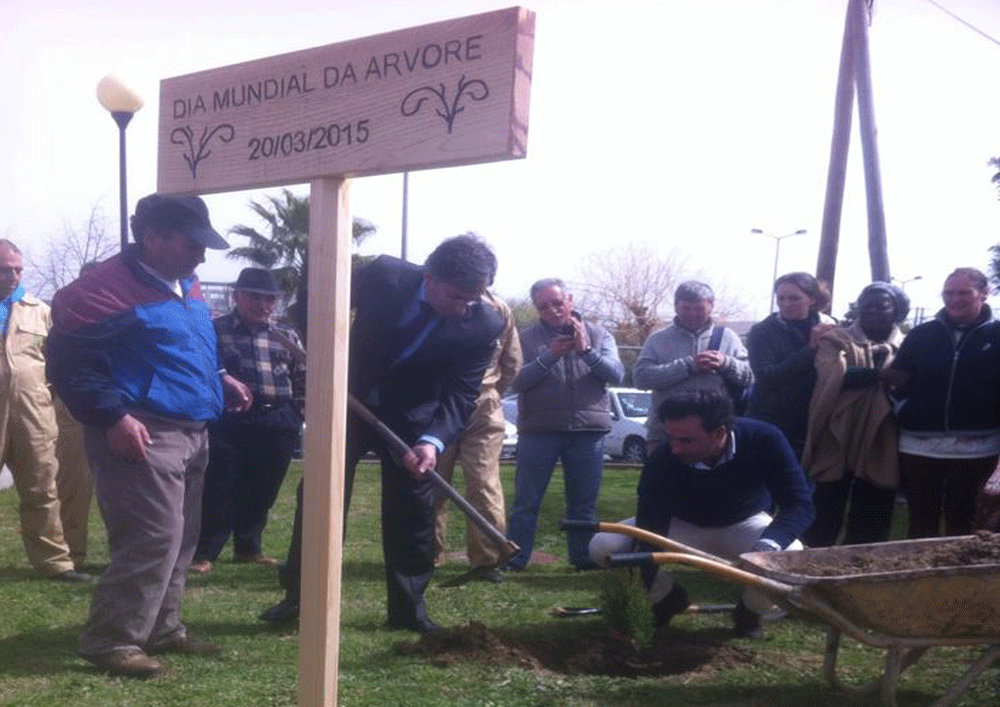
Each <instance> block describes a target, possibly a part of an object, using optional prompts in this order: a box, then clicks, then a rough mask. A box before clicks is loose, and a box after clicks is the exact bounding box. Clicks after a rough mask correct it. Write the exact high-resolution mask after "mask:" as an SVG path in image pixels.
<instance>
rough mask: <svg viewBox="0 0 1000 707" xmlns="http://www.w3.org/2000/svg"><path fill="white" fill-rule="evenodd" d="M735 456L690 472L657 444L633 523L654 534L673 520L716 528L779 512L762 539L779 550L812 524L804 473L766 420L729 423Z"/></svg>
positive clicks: (642, 478)
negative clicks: (759, 514) (773, 542)
mask: <svg viewBox="0 0 1000 707" xmlns="http://www.w3.org/2000/svg"><path fill="white" fill-rule="evenodd" d="M732 431H733V435H734V436H735V438H736V454H735V456H734V457H733V458H732V459H730V460H729V461H727V462H724V463H722V464H720V465H719V466H717V467H715V468H714V469H709V470H699V469H693V468H691V467H689V466H688V465H686V464H685V463H683V462H682V461H681V460H680V459H678V458H677V457H675V456H674V455H673V454H672V453H671V452H670V445H669V444H661V445H660V446H659V447H657V448H656V450H655V451H654V452H653V454H652V456H650V458H649V460H648V461H647V462H646V465H645V466H644V467H643V469H642V475H641V476H640V477H639V490H638V504H637V508H636V518H635V520H636V525H637V526H638V527H640V528H643V529H644V530H650V531H652V532H654V533H657V534H658V535H663V536H666V535H667V534H668V532H669V531H670V519H671V518H673V517H674V516H676V517H677V518H680V519H681V520H683V521H684V522H686V523H690V524H691V525H697V526H701V527H708V528H720V527H725V526H729V525H734V524H735V523H739V522H740V521H742V520H746V519H747V518H749V517H750V516H752V515H755V514H756V513H759V512H760V511H767V512H770V511H771V505H772V500H773V501H774V502H776V503H777V504H778V513H777V515H775V517H774V520H773V521H771V524H770V525H769V526H767V528H766V529H765V530H764V533H763V535H761V537H762V538H767V539H769V540H774V541H775V542H776V543H778V544H779V545H780V546H781V547H782V548H785V547H788V545H789V543H791V542H792V541H793V540H795V539H796V538H798V537H799V536H801V535H802V533H804V532H805V530H806V529H807V528H808V527H809V526H810V525H811V524H812V521H813V517H814V516H815V509H814V508H813V503H812V492H811V490H810V488H809V483H808V482H807V481H806V477H805V473H804V472H803V471H802V467H801V466H799V462H798V460H797V459H796V458H795V455H794V454H792V450H791V448H790V447H789V446H788V442H787V440H785V438H784V436H783V435H782V434H781V432H780V431H779V430H778V429H777V428H776V427H774V426H773V425H769V424H767V423H766V422H758V421H757V420H748V419H746V418H739V419H737V420H736V422H735V423H733V427H732Z"/></svg>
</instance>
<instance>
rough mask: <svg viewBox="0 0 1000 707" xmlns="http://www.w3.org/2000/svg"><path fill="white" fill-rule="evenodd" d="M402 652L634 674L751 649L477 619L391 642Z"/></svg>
mask: <svg viewBox="0 0 1000 707" xmlns="http://www.w3.org/2000/svg"><path fill="white" fill-rule="evenodd" d="M395 650H396V651H397V652H398V653H401V654H404V655H411V656H418V657H423V658H426V659H427V660H428V661H429V662H431V663H432V664H434V665H439V666H442V667H447V666H449V665H452V664H454V663H457V662H463V661H477V662H484V663H489V664H493V665H517V666H520V667H522V668H525V669H527V670H535V671H539V672H543V671H544V672H553V673H560V674H564V675H608V676H614V677H638V676H657V675H676V674H679V673H690V672H696V671H697V672H713V671H716V670H725V669H729V668H733V667H736V666H739V665H747V664H749V663H752V662H753V661H754V659H755V658H756V652H755V651H753V650H751V649H749V648H745V647H742V646H736V645H729V644H726V643H724V642H721V641H717V640H714V639H711V638H708V637H705V636H698V635H679V634H669V635H664V636H657V638H656V639H654V641H653V645H652V646H650V647H649V648H643V649H636V648H635V647H634V646H633V645H632V643H631V642H630V641H629V640H628V639H627V638H626V637H624V636H622V635H620V634H618V633H616V632H614V631H613V630H612V629H610V628H609V627H607V626H601V625H597V626H594V628H593V630H592V631H589V632H588V633H586V634H580V635H574V636H567V637H564V638H545V639H542V638H525V637H523V636H514V635H513V634H511V633H507V632H505V631H502V630H492V629H489V628H487V627H486V626H485V625H483V624H481V623H478V622H470V623H469V624H468V625H467V626H456V627H454V628H447V629H442V630H440V631H435V632H433V633H429V634H425V635H423V636H421V637H420V640H419V641H417V642H416V643H399V644H396V646H395Z"/></svg>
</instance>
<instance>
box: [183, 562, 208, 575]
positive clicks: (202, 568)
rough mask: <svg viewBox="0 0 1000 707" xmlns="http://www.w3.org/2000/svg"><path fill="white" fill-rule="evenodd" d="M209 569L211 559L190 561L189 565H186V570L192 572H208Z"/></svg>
mask: <svg viewBox="0 0 1000 707" xmlns="http://www.w3.org/2000/svg"><path fill="white" fill-rule="evenodd" d="M211 571H212V561H211V560H198V561H197V562H192V563H191V566H190V567H188V572H194V573H195V574H208V573H209V572H211Z"/></svg>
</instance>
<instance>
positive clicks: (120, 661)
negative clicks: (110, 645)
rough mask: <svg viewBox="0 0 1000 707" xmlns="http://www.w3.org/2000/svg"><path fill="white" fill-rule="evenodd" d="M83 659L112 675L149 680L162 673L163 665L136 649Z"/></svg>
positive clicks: (120, 650) (120, 649) (121, 650)
mask: <svg viewBox="0 0 1000 707" xmlns="http://www.w3.org/2000/svg"><path fill="white" fill-rule="evenodd" d="M84 658H86V659H87V660H89V661H90V662H91V663H93V664H94V665H96V666H97V667H98V668H103V669H105V670H107V671H108V672H109V673H111V674H112V675H127V676H129V677H135V678H151V677H153V676H155V675H159V674H160V673H162V672H163V665H162V664H161V663H160V661H158V660H155V659H153V658H150V657H149V656H148V655H147V654H146V653H144V652H143V651H141V650H139V649H138V648H119V649H118V650H114V651H110V652H109V653H99V654H98V655H88V656H84Z"/></svg>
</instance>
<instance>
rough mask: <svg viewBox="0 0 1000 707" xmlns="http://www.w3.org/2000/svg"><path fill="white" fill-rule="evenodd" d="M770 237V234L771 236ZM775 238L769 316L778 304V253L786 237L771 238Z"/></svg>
mask: <svg viewBox="0 0 1000 707" xmlns="http://www.w3.org/2000/svg"><path fill="white" fill-rule="evenodd" d="M769 235H770V234H769ZM771 237H772V238H774V274H773V275H772V276H771V310H770V312H769V314H773V313H774V306H775V304H776V303H777V299H778V296H777V295H776V294H775V292H774V281H775V280H777V279H778V253H779V251H780V250H781V239H782V238H784V236H781V237H778V236H771Z"/></svg>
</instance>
